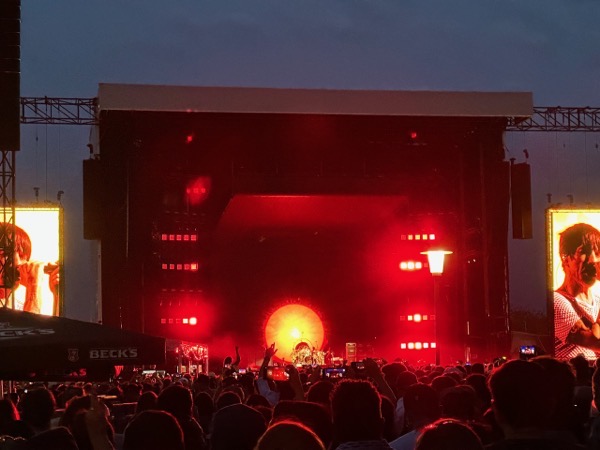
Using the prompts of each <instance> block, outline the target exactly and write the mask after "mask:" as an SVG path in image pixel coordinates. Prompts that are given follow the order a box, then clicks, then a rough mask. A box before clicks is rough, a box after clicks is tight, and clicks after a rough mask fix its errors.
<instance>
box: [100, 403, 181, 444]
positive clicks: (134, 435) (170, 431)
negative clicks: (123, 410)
mask: <svg viewBox="0 0 600 450" xmlns="http://www.w3.org/2000/svg"><path fill="white" fill-rule="evenodd" d="M185 448H186V447H185V444H184V437H183V431H182V430H181V427H180V426H179V422H178V421H177V419H176V418H175V417H174V416H173V415H172V414H170V413H168V412H166V411H142V412H141V413H139V414H137V415H136V416H135V417H134V418H133V419H132V420H131V422H129V425H127V428H125V433H124V436H123V450H151V449H165V450H166V449H169V450H185ZM94 450H102V449H97V448H94Z"/></svg>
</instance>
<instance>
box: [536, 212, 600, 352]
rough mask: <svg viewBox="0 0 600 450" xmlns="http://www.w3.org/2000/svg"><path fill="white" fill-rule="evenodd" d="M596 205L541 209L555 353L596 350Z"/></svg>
mask: <svg viewBox="0 0 600 450" xmlns="http://www.w3.org/2000/svg"><path fill="white" fill-rule="evenodd" d="M599 230H600V209H598V208H564V209H561V208H550V209H548V210H547V212H546V238H547V246H548V251H547V255H548V289H549V291H550V293H551V297H550V298H551V305H552V308H551V309H552V317H553V327H552V329H553V338H554V356H555V357H557V358H560V359H570V358H573V357H575V356H577V355H583V356H584V357H585V358H586V359H588V360H595V359H596V358H598V357H599V356H600V322H599V320H600V319H599V317H598V316H599V313H600V285H599V283H597V279H598V278H599V277H600V231H599Z"/></svg>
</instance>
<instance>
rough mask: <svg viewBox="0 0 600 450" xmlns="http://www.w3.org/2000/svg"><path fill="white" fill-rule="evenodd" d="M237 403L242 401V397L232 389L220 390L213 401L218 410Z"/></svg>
mask: <svg viewBox="0 0 600 450" xmlns="http://www.w3.org/2000/svg"><path fill="white" fill-rule="evenodd" d="M238 403H242V399H241V398H240V396H239V395H238V394H236V393H235V392H232V391H225V392H221V394H220V395H219V397H218V398H217V400H216V401H215V408H216V409H217V410H219V409H223V408H225V407H227V406H231V405H235V404H238Z"/></svg>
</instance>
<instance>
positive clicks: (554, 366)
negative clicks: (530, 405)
mask: <svg viewBox="0 0 600 450" xmlns="http://www.w3.org/2000/svg"><path fill="white" fill-rule="evenodd" d="M530 361H532V362H534V363H536V364H539V365H541V366H542V367H543V368H544V380H543V381H544V382H545V383H547V384H548V386H549V389H548V391H549V395H550V399H551V401H552V409H551V410H550V411H549V413H550V414H549V417H548V419H547V421H546V424H545V427H546V429H547V430H548V434H550V433H551V434H552V435H553V436H554V437H555V438H556V439H557V440H562V441H567V442H578V443H580V444H584V443H585V440H586V436H585V434H586V433H585V427H586V426H587V422H588V420H589V414H590V406H591V401H590V402H588V403H587V405H581V406H583V409H585V412H583V411H582V408H581V406H578V405H576V403H575V385H576V378H575V375H574V373H573V369H572V367H571V365H570V364H569V362H567V361H559V360H557V359H555V358H551V357H549V356H536V357H535V358H532V359H531V360H530Z"/></svg>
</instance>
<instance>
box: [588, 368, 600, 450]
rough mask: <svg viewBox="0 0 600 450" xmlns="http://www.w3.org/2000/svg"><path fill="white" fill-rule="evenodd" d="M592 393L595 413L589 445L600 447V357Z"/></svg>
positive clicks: (593, 375) (593, 376)
mask: <svg viewBox="0 0 600 450" xmlns="http://www.w3.org/2000/svg"><path fill="white" fill-rule="evenodd" d="M592 395H593V399H594V400H593V408H592V411H594V413H595V415H594V416H593V417H592V418H591V420H590V424H589V435H588V447H589V448H600V414H598V410H599V409H600V358H599V359H597V360H596V362H595V364H594V372H593V374H592Z"/></svg>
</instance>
